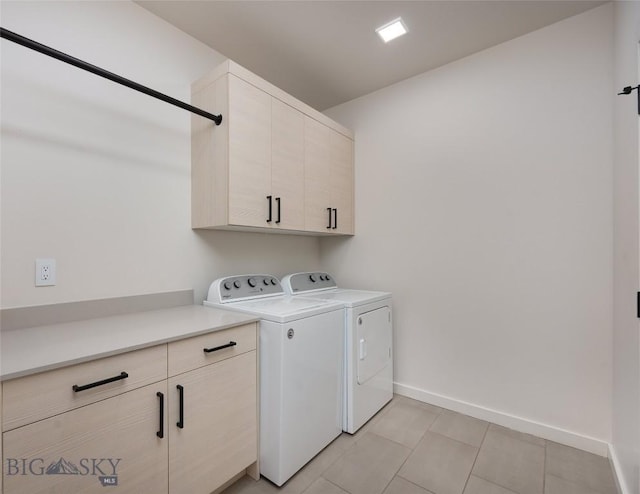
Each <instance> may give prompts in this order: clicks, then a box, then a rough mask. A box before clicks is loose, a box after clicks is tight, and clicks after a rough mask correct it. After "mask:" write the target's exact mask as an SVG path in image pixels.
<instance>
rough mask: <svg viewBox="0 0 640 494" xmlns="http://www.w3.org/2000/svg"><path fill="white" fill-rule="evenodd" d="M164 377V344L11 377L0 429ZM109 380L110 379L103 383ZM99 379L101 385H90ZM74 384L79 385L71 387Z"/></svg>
mask: <svg viewBox="0 0 640 494" xmlns="http://www.w3.org/2000/svg"><path fill="white" fill-rule="evenodd" d="M123 373H124V374H125V375H126V377H123ZM166 378H167V347H166V345H159V346H154V347H151V348H145V349H143V350H137V351H135V352H128V353H123V354H121V355H114V356H113V357H106V358H102V359H98V360H92V361H90V362H85V363H82V364H76V365H71V366H69V367H63V368H61V369H56V370H52V371H49V372H41V373H39V374H34V375H31V376H25V377H21V378H18V379H11V380H9V381H7V382H5V383H4V385H3V388H2V393H3V395H4V400H3V401H4V411H3V414H2V430H3V431H7V430H9V429H14V428H16V427H19V426H22V425H25V424H29V423H32V422H35V421H37V420H41V419H44V418H47V417H51V416H52V415H56V414H58V413H62V412H66V411H68V410H72V409H74V408H79V407H81V406H85V405H88V404H91V403H94V402H96V401H99V400H104V399H106V398H110V397H111V396H115V395H119V394H121V393H124V392H125V391H130V390H132V389H135V388H139V387H141V386H144V385H146V384H151V383H154V382H158V381H162V380H166ZM109 379H114V380H113V381H112V382H105V380H109ZM100 382H102V383H103V384H99V385H97V386H91V385H92V384H95V383H100ZM87 385H90V386H91V387H89V386H87ZM74 386H80V388H75V390H74ZM82 388H86V389H82Z"/></svg>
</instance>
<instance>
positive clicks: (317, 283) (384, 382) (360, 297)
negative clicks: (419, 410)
mask: <svg viewBox="0 0 640 494" xmlns="http://www.w3.org/2000/svg"><path fill="white" fill-rule="evenodd" d="M282 285H283V286H284V289H285V291H286V292H287V293H289V294H291V295H294V296H295V297H296V298H307V299H311V298H314V299H318V298H320V299H323V300H327V301H334V302H342V303H344V304H345V359H344V363H345V370H344V375H345V384H344V411H343V422H342V429H343V430H344V431H345V432H348V433H350V434H353V433H355V432H356V431H357V430H358V429H359V428H360V427H362V426H363V425H364V424H365V423H366V422H367V421H368V420H369V419H370V418H371V417H373V416H374V415H375V414H376V413H377V412H378V410H380V409H381V408H382V407H383V406H384V405H385V404H386V403H388V402H389V401H390V400H391V398H393V320H392V306H391V294H390V293H387V292H372V291H364V290H348V289H343V288H338V286H337V285H336V282H335V281H334V279H333V276H330V275H329V274H327V273H320V272H311V273H295V274H290V275H287V276H285V277H284V278H283V279H282Z"/></svg>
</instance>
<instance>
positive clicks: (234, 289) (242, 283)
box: [207, 274, 284, 303]
mask: <svg viewBox="0 0 640 494" xmlns="http://www.w3.org/2000/svg"><path fill="white" fill-rule="evenodd" d="M283 294H284V290H283V289H282V285H281V284H280V281H278V278H276V277H275V276H271V275H269V274H244V275H239V276H227V277H226V278H219V279H217V280H215V281H214V282H213V283H211V286H210V287H209V294H208V295H207V301H209V302H217V303H221V302H231V301H237V300H243V299H251V298H259V297H267V296H271V295H283Z"/></svg>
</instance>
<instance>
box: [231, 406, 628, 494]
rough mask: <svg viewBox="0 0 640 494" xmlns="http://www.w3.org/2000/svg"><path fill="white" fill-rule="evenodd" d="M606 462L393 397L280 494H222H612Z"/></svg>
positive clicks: (252, 484) (251, 493) (250, 491)
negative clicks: (357, 429)
mask: <svg viewBox="0 0 640 494" xmlns="http://www.w3.org/2000/svg"><path fill="white" fill-rule="evenodd" d="M616 492H617V491H616V487H615V484H614V480H613V475H612V472H611V468H610V466H609V461H608V460H607V459H606V458H603V457H600V456H596V455H593V454H591V453H586V452H584V451H580V450H577V449H574V448H570V447H567V446H563V445H561V444H557V443H554V442H551V441H545V440H544V439H540V438H537V437H534V436H531V435H529V434H522V433H520V432H516V431H512V430H509V429H505V428H504V427H500V426H498V425H495V424H490V423H489V422H484V421H482V420H478V419H475V418H472V417H468V416H466V415H461V414H459V413H456V412H452V411H449V410H444V409H442V408H438V407H434V406H431V405H427V404H425V403H421V402H419V401H415V400H411V399H409V398H405V397H403V396H399V395H396V396H395V397H394V399H393V400H392V401H391V402H390V403H389V404H388V405H387V406H386V407H385V408H383V409H382V410H381V411H380V412H379V413H378V414H377V415H376V416H375V417H374V418H373V419H371V420H370V421H369V422H368V423H367V424H366V425H365V426H364V427H363V428H362V429H360V430H359V431H358V432H357V433H356V434H354V435H353V436H351V435H349V434H346V433H343V434H342V435H341V436H339V437H338V438H337V439H336V440H335V441H333V442H332V443H331V444H330V445H329V446H327V447H326V448H325V449H324V450H323V451H322V452H320V454H318V456H316V457H315V458H314V459H313V460H311V461H310V462H309V463H308V464H307V465H305V467H304V468H302V470H300V471H299V472H298V473H297V474H296V475H294V476H293V477H292V478H291V479H289V481H288V482H287V483H286V484H284V485H283V486H282V487H281V488H278V487H276V486H275V485H274V484H272V483H271V482H269V481H268V480H267V479H265V478H261V479H260V480H259V481H258V482H256V481H254V480H253V479H250V478H249V477H244V478H242V479H240V480H239V481H238V482H236V483H235V484H234V485H232V486H231V487H229V488H228V489H226V490H225V491H224V494H273V493H282V494H616Z"/></svg>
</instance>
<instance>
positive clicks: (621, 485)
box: [609, 444, 632, 494]
mask: <svg viewBox="0 0 640 494" xmlns="http://www.w3.org/2000/svg"><path fill="white" fill-rule="evenodd" d="M609 463H610V464H611V470H613V477H614V479H615V481H616V487H617V488H618V494H632V493H631V488H630V487H629V485H628V484H627V482H626V481H625V479H624V476H623V475H622V473H621V472H622V467H621V465H620V460H618V455H617V454H616V450H615V449H614V447H613V446H612V445H611V444H610V445H609Z"/></svg>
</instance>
